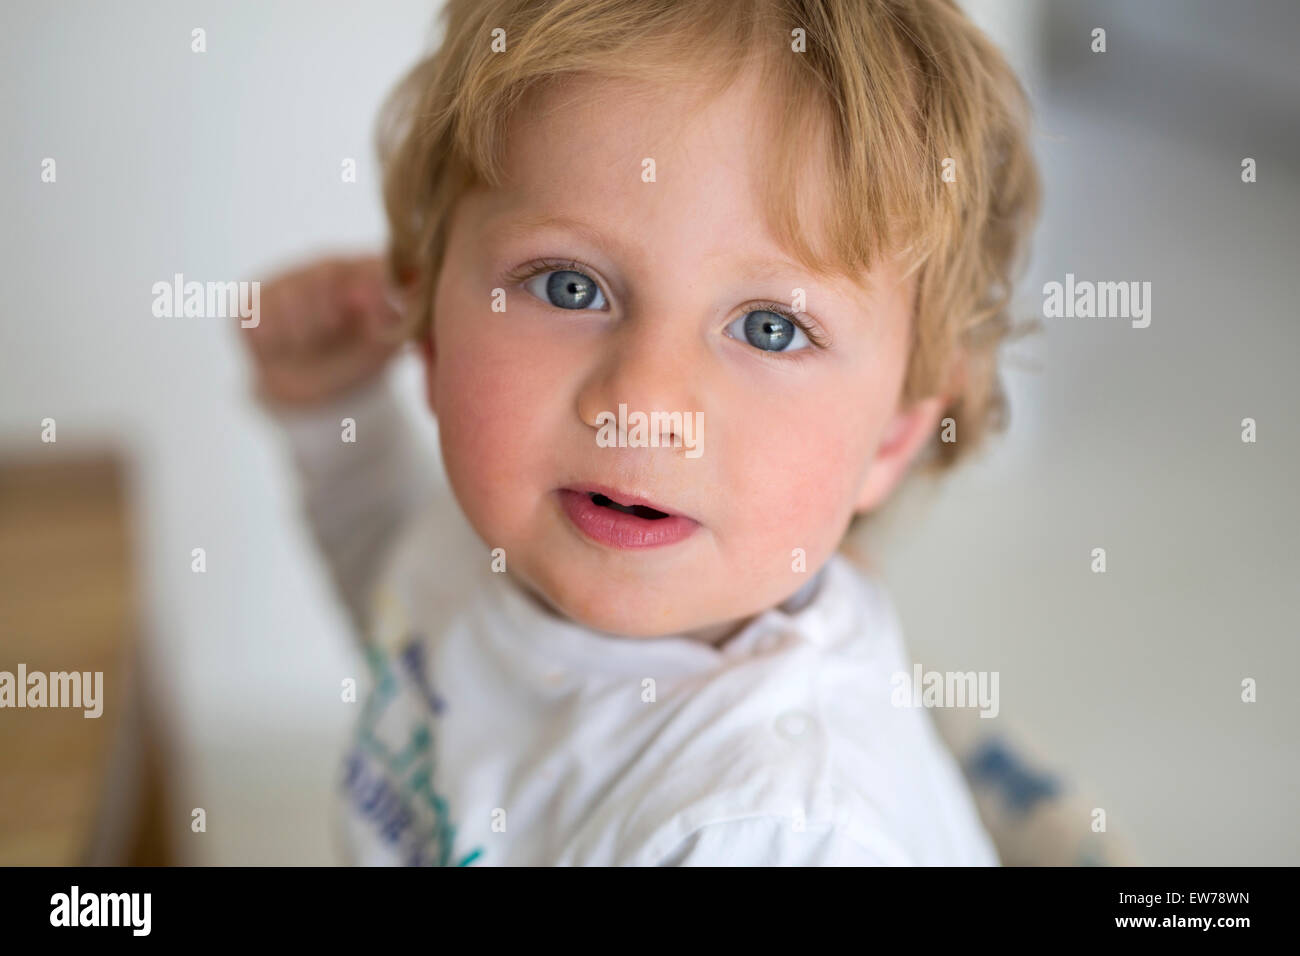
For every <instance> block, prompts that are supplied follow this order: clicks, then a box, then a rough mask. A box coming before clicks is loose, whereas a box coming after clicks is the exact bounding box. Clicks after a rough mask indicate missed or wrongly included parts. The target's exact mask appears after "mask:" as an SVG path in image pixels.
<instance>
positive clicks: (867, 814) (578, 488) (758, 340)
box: [240, 0, 1037, 865]
mask: <svg viewBox="0 0 1300 956" xmlns="http://www.w3.org/2000/svg"><path fill="white" fill-rule="evenodd" d="M444 17H445V34H444V36H443V38H442V40H441V43H440V45H439V46H438V48H437V50H436V51H435V52H434V53H433V54H432V55H431V56H429V57H428V58H427V59H425V60H423V61H422V62H420V63H419V64H417V65H416V66H415V68H414V69H413V70H412V71H411V72H410V73H409V75H408V76H407V77H406V78H405V79H404V80H403V82H402V83H401V85H400V86H399V88H398V89H397V90H396V91H395V93H394V95H393V97H392V99H391V100H390V102H389V103H388V104H387V106H386V109H385V111H384V115H383V117H382V122H381V138H380V153H381V159H382V161H383V169H384V198H385V204H386V208H387V214H388V219H389V225H390V232H391V240H390V246H389V250H388V255H387V259H386V260H385V261H380V260H378V259H370V258H357V259H332V260H328V261H324V262H320V263H316V264H313V265H311V266H309V267H307V268H304V269H301V270H298V271H296V272H293V273H290V274H288V275H284V276H282V277H280V278H279V279H277V280H276V281H274V282H272V283H270V284H268V287H267V288H265V289H264V290H263V297H262V302H263V306H262V321H261V322H260V324H259V326H258V327H257V328H255V329H249V330H246V331H242V330H241V333H240V334H241V335H246V336H248V342H249V344H250V347H251V351H252V355H253V357H254V365H255V368H256V375H257V382H258V390H259V394H260V396H261V398H262V399H263V401H264V402H265V403H266V404H267V406H268V407H269V408H270V409H271V410H272V412H273V414H274V415H275V416H276V417H277V419H278V420H279V421H280V422H281V423H282V424H283V426H284V428H285V430H286V433H287V435H288V438H289V442H290V447H291V449H292V451H293V455H294V460H295V462H296V464H297V467H298V470H299V473H300V476H301V479H302V484H303V488H304V494H305V500H306V510H307V513H308V516H309V519H310V522H311V525H312V527H313V530H314V532H315V534H316V537H317V539H318V541H319V542H320V545H321V547H322V550H323V553H324V555H325V557H326V560H327V564H328V566H329V568H330V569H331V572H332V574H333V576H334V579H335V581H336V583H337V584H338V587H339V590H340V593H341V594H342V596H343V598H344V602H345V605H346V606H347V608H348V610H349V611H350V613H351V615H352V617H353V620H354V621H355V623H356V626H357V628H358V632H359V633H360V634H362V635H364V640H363V641H362V646H363V647H364V650H365V653H366V656H367V660H368V662H369V666H370V669H371V675H372V677H373V687H372V689H371V691H370V693H369V695H368V697H367V698H366V701H365V703H364V705H363V707H362V712H361V717H360V724H359V727H358V729H357V732H356V736H355V741H354V743H353V745H352V747H351V748H350V751H349V753H348V756H347V758H346V761H345V766H344V770H343V786H344V789H345V798H346V799H345V803H344V813H343V816H342V821H343V823H344V825H345V828H346V835H347V845H348V847H349V849H350V851H351V856H352V859H353V860H355V861H356V862H358V863H364V864H380V863H393V864H398V863H402V864H441V865H467V864H472V865H502V864H505V865H518V864H523V865H565V864H571V865H663V864H706V865H709V864H745V865H751V864H763V865H771V864H779V865H787V864H794V865H827V864H830V865H840V864H853V865H857V864H929V865H933V864H957V865H993V864H996V863H997V862H998V859H997V855H996V853H995V851H994V849H993V846H992V844H991V841H990V839H989V836H988V834H987V833H986V831H985V830H984V829H983V827H982V825H981V822H980V819H979V816H978V814H977V813H976V812H975V808H974V805H973V802H972V799H971V794H970V791H969V790H968V789H967V788H966V784H965V783H964V781H963V778H962V775H961V772H960V770H959V769H958V767H957V765H956V763H955V761H954V760H953V758H952V756H951V755H950V754H949V753H948V751H947V750H946V749H945V748H944V746H943V744H942V741H941V740H940V739H939V737H938V736H937V734H936V732H935V729H934V727H933V725H932V723H931V721H930V718H929V715H928V714H927V713H926V712H925V711H924V710H921V709H914V708H911V707H896V706H894V705H893V702H892V700H891V697H892V696H893V693H894V689H895V688H894V685H893V684H892V683H891V675H894V674H896V673H898V672H900V671H901V672H904V673H910V672H911V670H912V666H911V663H910V661H909V660H908V658H907V655H906V653H905V650H904V647H903V644H902V642H901V637H900V632H899V625H898V620H897V617H896V614H895V612H894V610H893V608H892V606H891V604H890V601H889V599H888V597H887V595H886V594H885V593H884V592H883V590H882V588H881V585H880V583H879V581H878V580H877V578H876V577H875V576H874V574H873V573H872V572H870V571H869V570H865V569H863V568H859V567H857V566H856V565H855V564H854V563H852V562H851V561H849V560H848V558H847V557H846V556H845V555H844V554H843V553H842V552H841V550H840V548H841V545H842V543H843V542H844V541H845V539H846V537H847V536H849V534H850V532H851V531H852V530H853V526H854V525H855V523H856V521H857V520H858V519H859V518H860V517H861V516H865V515H868V514H870V513H871V512H872V511H874V510H876V509H878V508H879V507H880V506H881V505H882V503H883V502H885V501H886V499H887V498H888V497H889V495H890V493H891V492H892V491H893V490H894V489H895V488H896V487H897V486H898V484H899V483H900V481H902V480H903V479H904V477H905V476H906V475H907V474H908V473H909V471H911V470H914V466H915V467H920V466H925V467H930V468H935V469H941V468H946V467H949V466H951V465H952V464H953V463H954V462H956V461H958V460H960V458H962V457H963V456H965V455H967V454H968V453H969V452H970V451H971V450H972V449H974V448H975V447H977V446H978V445H979V444H980V441H981V438H982V437H983V435H984V434H985V433H986V431H987V430H988V429H989V428H990V427H995V426H997V425H998V424H999V414H1000V411H1001V408H1002V399H1001V392H1000V389H999V386H998V381H997V368H996V351H997V348H998V346H999V344H1000V342H1001V341H1002V340H1003V339H1004V338H1005V337H1006V336H1007V334H1008V332H1009V331H1010V322H1009V316H1008V301H1009V297H1010V294H1011V284H1012V283H1011V280H1012V276H1013V273H1014V271H1015V269H1016V267H1017V264H1018V262H1019V259H1020V257H1021V254H1022V252H1023V246H1024V240H1025V238H1026V236H1027V233H1028V230H1029V227H1030V225H1031V224H1032V221H1033V218H1034V215H1035V209H1036V205H1037V178H1036V173H1035V170H1034V164H1033V160H1032V157H1031V153H1030V150H1029V146H1028V143H1027V139H1026V118H1025V115H1026V108H1025V103H1024V98H1023V94H1022V92H1021V89H1020V86H1019V84H1018V83H1017V81H1016V79H1015V77H1014V76H1013V74H1012V73H1011V72H1010V70H1009V69H1008V67H1007V66H1006V64H1005V62H1004V61H1003V59H1002V58H1001V56H1000V55H999V54H998V53H997V51H996V50H995V49H994V48H993V47H992V45H991V44H990V43H989V41H988V40H987V39H986V38H985V37H984V36H983V35H982V34H981V33H980V32H979V31H978V30H976V29H975V27H974V26H973V25H972V24H971V23H970V22H969V21H968V19H967V18H966V17H965V16H964V14H962V13H961V11H960V10H959V9H958V8H957V7H956V6H955V5H954V4H953V3H951V2H948V0H907V2H903V0H770V2H769V0H672V2H669V0H556V2H549V3H541V2H536V0H452V2H450V3H449V4H448V5H447V6H446V8H445V13H444ZM406 340H413V341H414V342H415V343H416V347H417V348H418V351H419V354H420V356H421V358H422V361H423V365H424V369H425V373H426V374H425V382H426V388H425V396H426V399H427V405H428V408H429V410H430V412H431V413H432V414H433V416H434V417H435V419H436V423H437V431H438V438H439V443H440V446H441V468H443V469H445V479H446V481H445V482H442V481H441V477H442V475H441V474H440V473H439V471H438V470H437V469H438V466H437V465H435V464H433V463H432V460H431V457H430V456H429V455H427V454H426V453H425V450H424V449H422V448H421V447H420V446H419V443H418V440H417V439H416V437H415V433H414V432H413V431H412V425H411V423H410V422H409V421H407V420H406V419H405V418H404V417H403V413H402V411H401V410H400V407H399V404H398V402H397V400H396V398H395V397H394V393H393V392H392V390H391V385H390V376H389V375H388V373H387V371H386V370H387V369H388V367H389V364H390V359H391V358H392V357H393V355H394V354H395V353H396V352H397V350H398V349H399V348H400V347H401V343H402V342H403V341H406Z"/></svg>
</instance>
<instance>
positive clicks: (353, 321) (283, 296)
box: [239, 256, 403, 405]
mask: <svg viewBox="0 0 1300 956" xmlns="http://www.w3.org/2000/svg"><path fill="white" fill-rule="evenodd" d="M389 293H390V287H389V286H388V284H387V281H386V278H385V270H384V264H383V260H381V259H379V258H378V257H372V256H367V257H363V258H356V259H326V260H322V261H320V262H315V263H312V264H310V265H308V266H304V267H302V268H299V269H295V270H293V271H292V272H287V273H284V274H282V275H280V276H277V277H276V278H274V279H272V280H270V281H269V282H266V283H265V284H264V285H263V288H262V290H261V301H260V312H261V317H260V321H259V322H258V324H257V326H256V327H250V328H244V329H240V330H239V334H240V337H241V338H242V337H245V336H246V337H247V339H246V341H247V343H248V349H249V352H250V354H251V355H252V358H253V364H254V366H255V368H256V370H257V388H258V392H259V394H260V395H261V397H262V398H264V399H267V400H269V401H271V402H275V403H279V404H283V405H315V404H319V403H323V402H325V401H327V400H329V399H330V398H333V397H334V396H336V395H340V394H342V393H344V392H346V391H348V390H350V389H351V388H353V387H354V386H356V385H360V384H361V383H362V382H364V381H365V380H366V379H369V378H371V377H373V376H375V375H377V374H378V373H379V372H380V370H382V369H383V367H384V366H385V365H386V364H387V363H388V361H389V359H391V358H392V357H393V356H394V355H395V354H396V353H397V350H398V349H399V348H400V347H401V345H402V342H403V337H402V336H401V335H400V324H401V314H400V313H399V312H398V311H397V309H396V308H394V302H392V301H390V299H389V297H388V296H389Z"/></svg>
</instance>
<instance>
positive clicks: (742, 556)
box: [426, 73, 942, 641]
mask: <svg viewBox="0 0 1300 956" xmlns="http://www.w3.org/2000/svg"><path fill="white" fill-rule="evenodd" d="M755 79H756V75H755V74H753V73H750V74H747V76H746V78H745V80H744V81H743V82H740V83H737V84H736V85H735V86H733V87H732V89H730V90H729V91H728V92H727V93H725V94H723V95H721V96H719V97H718V98H717V99H716V100H714V101H713V102H711V103H709V104H708V105H707V106H704V107H702V108H701V107H699V106H698V103H699V101H698V100H696V99H695V98H694V97H693V95H692V93H691V91H689V90H685V89H683V90H678V91H671V90H667V89H665V90H661V91H659V92H658V93H657V94H656V95H655V96H654V97H653V98H646V97H644V96H642V97H638V98H636V99H635V100H633V101H631V102H634V103H635V108H632V109H629V107H628V104H629V100H628V97H627V89H626V88H624V87H621V86H619V85H617V84H610V83H604V84H602V85H601V86H600V87H598V88H597V89H596V91H595V92H596V94H597V95H595V96H594V97H588V98H586V99H585V100H584V101H583V102H582V103H579V102H577V101H576V100H574V99H573V98H572V97H568V96H565V95H564V94H563V92H562V91H552V92H550V93H547V94H546V95H544V96H542V97H540V98H537V99H535V100H530V101H528V102H527V105H526V106H525V108H524V109H523V110H521V112H520V113H519V115H518V118H517V119H516V120H515V124H514V125H513V126H512V128H511V131H510V139H509V148H508V150H507V157H508V162H507V173H508V178H507V182H508V187H507V188H505V189H501V190H483V189H480V190H477V191H473V192H471V193H469V194H467V195H466V196H465V197H463V198H462V199H461V201H460V202H459V204H458V205H457V207H456V209H455V210H454V214H453V217H452V222H451V226H450V232H449V234H448V240H447V243H448V244H447V251H446V257H445V259H444V264H443V268H442V271H441V274H440V276H439V280H438V284H437V289H436V292H435V302H434V310H433V315H434V323H433V330H432V336H431V340H430V342H429V343H427V345H426V361H427V363H428V387H429V401H430V406H431V408H432V409H433V411H434V413H435V414H436V416H437V418H438V423H439V429H440V433H441V443H442V450H443V457H444V460H445V463H446V468H447V473H448V477H449V479H450V481H451V484H452V488H453V490H454V492H455V494H456V497H457V499H458V501H459V502H460V505H461V507H462V509H463V511H464V513H465V515H466V517H467V519H468V520H469V522H470V523H471V524H472V525H473V527H474V528H475V530H476V531H477V532H478V533H479V535H480V536H481V537H482V538H483V540H484V541H485V542H486V544H487V545H488V547H490V548H498V547H499V548H504V549H505V556H506V562H507V568H508V571H509V573H511V574H513V575H515V577H516V579H517V580H519V581H520V582H521V583H523V584H524V585H525V586H526V587H527V588H528V589H529V590H531V591H532V592H533V593H534V594H535V595H536V596H538V597H540V598H541V599H543V600H544V601H545V602H546V603H547V604H549V605H550V606H552V607H553V608H555V609H557V610H559V611H560V612H561V613H563V614H565V615H566V616H568V617H570V618H573V619H574V620H576V621H579V622H580V623H582V624H585V625H587V626H589V627H592V628H595V629H598V630H602V631H607V632H611V633H615V634H624V635H629V636H658V635H663V634H670V633H681V632H685V633H690V634H691V635H692V636H695V637H698V638H700V639H703V640H709V641H716V640H717V639H719V638H721V637H723V636H725V635H726V634H728V633H730V632H731V631H733V630H734V629H735V626H736V625H737V624H738V623H739V622H741V621H743V620H744V619H746V618H748V617H750V616H751V615H753V614H756V613H759V612H761V611H763V610H766V609H768V608H770V607H773V606H775V605H776V604H779V603H780V602H781V601H783V600H785V599H786V598H787V597H789V596H790V595H791V594H793V593H794V592H795V591H796V590H798V588H799V587H800V586H801V585H803V584H804V583H806V582H807V581H808V580H809V577H810V576H811V575H812V574H814V573H815V572H816V571H817V570H818V569H819V568H820V567H821V565H822V563H823V562H824V561H825V560H826V559H827V558H828V557H829V556H830V555H831V554H832V552H833V551H834V550H835V549H836V547H837V545H838V543H839V541H840V539H841V537H842V536H843V534H844V532H845V529H846V528H847V526H848V523H849V521H850V519H851V518H852V516H853V514H854V513H855V512H856V511H859V510H868V509H870V508H872V507H874V506H875V505H876V504H878V503H879V502H880V501H881V500H883V498H884V497H885V496H886V495H887V493H888V492H889V490H890V488H891V487H892V486H893V485H894V483H895V482H896V481H897V480H898V478H899V477H901V475H902V473H903V471H904V469H905V467H906V465H907V463H908V461H909V460H910V459H911V458H912V457H913V455H914V454H915V452H916V451H917V450H918V449H919V448H920V446H921V445H923V444H924V442H925V440H926V439H927V438H928V437H929V436H930V435H931V434H933V431H932V429H933V428H934V427H935V426H936V424H937V417H938V414H939V411H940V409H941V407H942V403H941V401H940V400H939V399H938V398H935V399H931V400H928V401H927V402H923V403H921V404H920V405H918V406H915V407H914V408H913V410H912V412H911V413H910V414H907V415H902V414H899V394H900V390H901V386H902V382H903V376H904V371H905V366H906V360H907V356H908V344H909V334H910V330H909V312H910V307H911V296H912V289H911V284H910V283H903V282H901V281H900V279H899V276H898V274H897V272H896V270H895V269H894V268H893V267H892V266H890V265H883V266H881V267H880V268H878V269H877V270H875V271H873V273H872V274H871V275H870V276H869V277H867V280H868V281H864V282H863V283H862V284H860V285H859V284H854V283H852V282H850V281H848V280H825V279H819V278H817V277H815V276H813V275H811V274H810V273H808V272H807V270H805V269H803V268H801V267H799V266H798V265H796V264H794V263H793V262H788V261H787V260H788V258H789V257H788V256H787V255H786V253H785V252H784V251H783V250H782V249H781V248H779V247H778V246H777V245H776V244H775V243H774V242H773V240H772V239H771V237H770V236H769V235H768V233H767V231H766V229H765V228H764V225H763V219H762V215H761V212H760V209H759V206H758V205H757V203H758V202H759V199H758V194H757V190H756V186H757V183H756V182H755V180H754V178H753V177H754V176H755V175H757V173H756V171H755V170H754V169H752V168H751V167H752V165H753V164H752V162H751V158H752V157H754V156H757V155H760V154H761V153H762V151H764V150H766V149H768V148H769V144H768V142H767V141H766V140H765V138H764V137H763V135H762V134H761V133H760V132H759V131H758V129H756V128H755V126H756V124H754V123H753V121H752V118H753V117H756V116H759V115H760V112H759V111H760V110H762V109H764V108H765V107H764V104H763V101H762V94H761V92H760V91H759V90H758V87H757V84H756V82H755ZM589 82H594V81H589ZM809 148H813V144H810V146H809ZM646 160H653V161H654V179H653V181H645V180H646V179H648V178H649V176H648V174H646V175H645V176H644V178H643V171H644V170H645V169H647V167H648V165H649V164H648V163H646V162H645V161H646ZM539 220H553V221H552V222H551V223H550V224H547V225H538V224H537V221H539ZM561 220H563V221H561ZM539 260H545V261H544V262H541V263H539ZM575 262H576V263H579V265H571V264H570V263H575ZM534 265H535V266H536V270H537V274H536V275H534V276H532V277H530V278H529V277H522V278H521V274H523V275H525V276H526V274H527V273H528V272H531V271H533V269H532V268H531V267H532V266H534ZM575 273H576V274H575ZM498 289H502V290H504V299H503V304H504V309H503V310H502V309H501V305H500V304H498V305H497V306H496V308H494V301H496V302H498V303H501V301H502V300H501V297H500V296H499V295H498V296H497V297H496V298H495V300H494V290H498ZM796 289H802V290H804V295H805V298H806V303H805V304H803V305H801V306H800V307H799V310H798V312H796V311H795V310H793V309H791V306H792V304H794V300H795V292H794V290H796ZM772 306H776V307H778V308H780V309H786V310H790V311H791V312H792V313H793V314H794V315H795V317H796V318H797V319H800V321H807V320H806V319H805V317H804V316H805V315H806V316H809V317H811V318H812V320H813V321H814V322H815V323H816V325H815V326H814V327H813V328H814V333H815V334H814V335H812V336H809V335H807V334H806V333H805V332H804V331H803V330H802V329H798V328H797V327H796V326H794V325H793V324H791V323H790V322H789V321H788V319H786V318H783V317H781V316H780V315H777V314H775V313H774V312H773V311H772V310H771V307H772ZM800 313H803V314H800ZM818 338H820V339H822V340H823V341H828V342H829V344H827V345H826V346H825V347H823V346H819V345H817V344H813V341H814V339H818ZM620 405H624V406H626V412H625V418H624V420H623V421H624V423H625V425H626V427H627V429H628V430H627V431H623V432H620V431H619V429H620V421H619V418H618V416H619V406H620ZM651 412H663V413H671V412H677V413H680V414H679V418H678V419H677V420H674V421H673V423H672V425H664V424H661V425H660V428H661V429H662V432H661V433H660V434H658V435H655V436H654V437H655V438H657V439H658V447H648V446H647V442H649V441H651V440H652V439H651V436H652V432H651V430H649V429H647V430H645V431H644V432H642V431H638V430H635V429H634V427H633V426H634V425H635V424H636V421H635V416H636V413H644V414H645V415H646V416H647V418H648V416H649V413H651ZM602 413H608V414H606V415H602ZM611 419H612V421H611ZM679 423H680V427H681V428H682V431H681V433H679V434H676V436H675V437H676V440H677V442H678V444H677V446H674V444H673V440H674V433H675V432H677V428H678V425H679ZM602 424H603V425H604V427H603V428H602ZM698 425H702V428H700V427H697V426H698ZM620 437H621V439H622V441H621V442H620V440H619V439H620ZM611 439H612V443H611V441H610V440H611ZM602 442H603V444H602ZM593 486H599V487H601V488H604V489H606V490H607V492H608V496H609V497H610V498H612V499H614V500H615V501H618V500H620V499H619V497H618V494H617V493H616V492H621V493H622V494H623V500H624V503H630V502H628V501H627V499H629V498H633V497H635V498H639V499H642V500H643V501H648V502H650V503H652V504H653V505H657V506H659V508H660V509H662V510H663V511H666V512H671V513H673V514H675V515H678V516H685V517H675V518H673V517H670V518H662V519H658V520H653V519H650V518H646V517H640V516H637V515H628V514H624V513H622V512H620V511H618V510H615V509H613V508H610V507H606V506H603V504H601V503H594V502H593V500H592V499H591V497H590V495H587V494H582V493H581V492H582V490H583V489H588V490H590V489H592V487H593ZM566 489H569V490H570V491H569V492H567V493H566V491H565V490H566ZM601 501H603V499H596V502H601ZM642 514H645V512H642ZM656 542H657V543H656ZM796 549H800V550H801V551H802V554H803V559H802V562H800V560H799V558H798V555H799V550H796ZM466 560H479V559H478V558H474V557H472V556H467V557H466ZM482 560H487V557H486V555H485V556H484V557H483V559H482ZM800 567H802V568H804V569H806V570H802V571H801V570H797V569H798V568H800Z"/></svg>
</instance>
